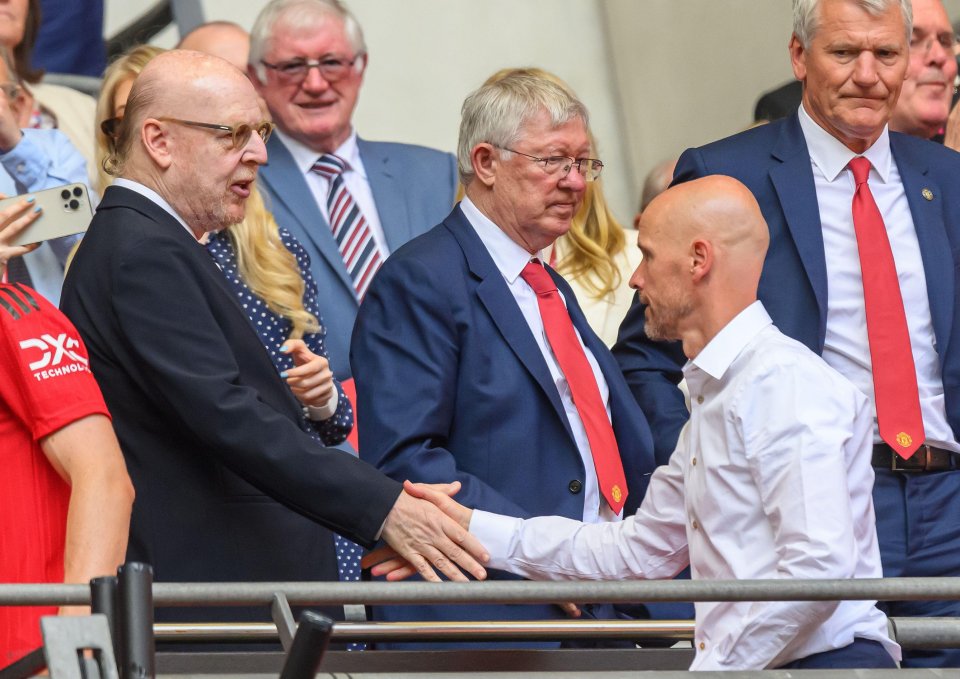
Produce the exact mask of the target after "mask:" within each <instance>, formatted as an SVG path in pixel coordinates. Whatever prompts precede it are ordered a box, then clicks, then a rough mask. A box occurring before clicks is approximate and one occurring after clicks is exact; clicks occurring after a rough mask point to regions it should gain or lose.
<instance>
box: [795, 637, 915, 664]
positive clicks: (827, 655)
mask: <svg viewBox="0 0 960 679" xmlns="http://www.w3.org/2000/svg"><path fill="white" fill-rule="evenodd" d="M896 667H897V663H895V662H894V661H893V658H891V657H890V654H889V653H887V650H886V649H885V648H884V647H883V644H881V643H880V642H879V641H873V640H872V639H860V638H859V637H858V638H856V639H854V640H853V643H852V644H850V645H848V646H844V647H843V648H837V649H834V650H832V651H824V652H823V653H814V654H813V655H808V656H807V657H806V658H800V659H798V660H794V661H793V662H788V663H787V664H786V665H781V666H780V667H778V668H777V669H780V670H824V669H850V670H865V669H891V670H892V669H896Z"/></svg>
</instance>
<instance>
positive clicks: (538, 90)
mask: <svg viewBox="0 0 960 679" xmlns="http://www.w3.org/2000/svg"><path fill="white" fill-rule="evenodd" d="M540 112H545V113H546V114H547V115H548V116H549V117H550V123H551V124H552V125H553V126H554V127H558V126H560V125H563V124H564V123H567V122H569V121H570V120H572V119H574V118H580V119H581V120H582V121H583V125H584V127H588V126H589V121H588V114H587V107H586V106H584V105H583V104H582V103H581V102H580V100H579V99H577V98H576V97H574V96H573V95H572V94H571V93H570V92H568V91H566V90H565V89H564V88H562V87H560V86H559V85H557V84H556V83H554V82H552V81H550V80H547V79H546V78H543V77H540V76H534V75H528V74H521V73H515V74H511V75H508V76H506V77H505V78H503V79H501V80H498V81H496V82H493V83H488V84H485V85H483V86H482V87H480V88H479V89H477V90H475V91H474V92H471V93H470V94H469V95H468V96H467V98H466V99H465V100H464V102H463V108H461V110H460V114H461V117H460V139H459V142H458V143H457V165H458V169H459V171H460V181H461V182H462V183H463V185H464V186H466V185H467V183H468V182H469V181H470V180H471V179H472V178H473V175H474V172H473V163H472V161H471V158H470V155H471V151H472V150H473V147H474V146H476V145H477V144H480V143H482V142H487V143H489V144H493V145H494V146H497V147H500V148H501V149H502V148H503V147H507V146H513V144H514V143H515V142H516V141H517V140H518V139H519V138H520V134H521V132H522V128H523V126H524V124H525V123H526V122H527V121H528V120H530V119H531V118H533V117H535V116H536V115H537V114H539V113H540ZM504 153H509V151H502V150H501V154H504Z"/></svg>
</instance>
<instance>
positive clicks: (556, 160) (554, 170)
mask: <svg viewBox="0 0 960 679" xmlns="http://www.w3.org/2000/svg"><path fill="white" fill-rule="evenodd" d="M491 146H493V147H494V148H498V149H500V150H501V151H509V152H510V153H516V154H517V155H518V156H524V157H526V158H529V159H530V160H532V161H533V162H535V163H536V164H537V165H539V166H540V167H542V168H543V170H544V172H546V173H547V174H549V175H555V174H559V175H560V177H561V178H563V177H566V176H567V175H568V174H570V168H572V167H573V166H574V165H576V166H577V172H579V173H580V174H581V176H583V178H584V180H585V181H588V182H592V181H595V180H596V179H597V178H598V177H599V176H600V173H601V172H603V162H602V161H600V160H597V159H596V158H571V157H570V156H549V157H547V158H541V157H540V156H531V155H530V154H529V153H523V152H522V151H515V150H514V149H509V148H507V147H506V146H497V145H496V144H491Z"/></svg>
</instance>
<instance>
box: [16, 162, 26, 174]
mask: <svg viewBox="0 0 960 679" xmlns="http://www.w3.org/2000/svg"><path fill="white" fill-rule="evenodd" d="M26 170H27V166H26V165H25V164H24V163H17V172H26Z"/></svg>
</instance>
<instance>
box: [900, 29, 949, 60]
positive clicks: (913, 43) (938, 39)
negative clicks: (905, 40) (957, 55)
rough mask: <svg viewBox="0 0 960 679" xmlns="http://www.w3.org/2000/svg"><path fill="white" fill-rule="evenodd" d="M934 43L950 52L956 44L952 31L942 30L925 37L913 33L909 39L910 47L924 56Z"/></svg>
mask: <svg viewBox="0 0 960 679" xmlns="http://www.w3.org/2000/svg"><path fill="white" fill-rule="evenodd" d="M934 43H939V44H940V47H942V48H943V51H944V52H947V53H948V54H950V53H952V52H953V47H954V45H956V44H957V38H956V36H955V35H954V34H953V32H952V31H951V32H949V33H948V32H946V31H944V32H943V33H938V34H936V35H931V36H928V37H926V38H924V37H921V36H920V35H917V34H914V35H913V37H912V38H911V39H910V49H911V50H919V52H920V54H922V55H924V56H926V55H927V54H929V53H930V48H931V47H933V44H934Z"/></svg>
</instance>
